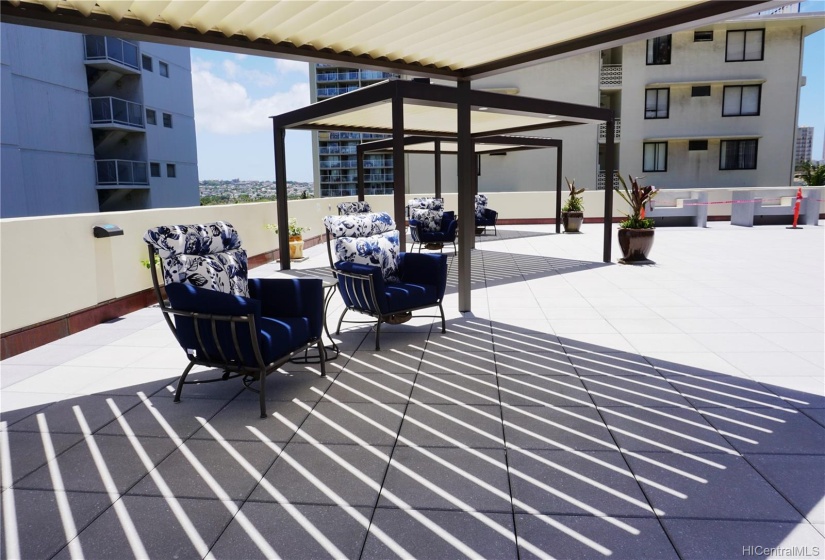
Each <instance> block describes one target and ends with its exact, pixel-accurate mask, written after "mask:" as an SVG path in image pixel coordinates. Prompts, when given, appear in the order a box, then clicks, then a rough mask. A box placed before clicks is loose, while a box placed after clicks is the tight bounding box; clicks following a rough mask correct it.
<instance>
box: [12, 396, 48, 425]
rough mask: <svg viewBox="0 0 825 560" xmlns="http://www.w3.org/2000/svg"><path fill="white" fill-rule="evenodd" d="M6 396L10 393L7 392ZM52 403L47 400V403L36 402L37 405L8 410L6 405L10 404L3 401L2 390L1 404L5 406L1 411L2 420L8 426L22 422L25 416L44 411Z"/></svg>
mask: <svg viewBox="0 0 825 560" xmlns="http://www.w3.org/2000/svg"><path fill="white" fill-rule="evenodd" d="M6 396H8V394H6ZM45 400H51V399H45ZM50 404H51V403H49V402H45V403H44V402H41V403H38V404H35V405H32V406H23V407H20V408H16V409H14V410H8V409H7V408H6V407H8V406H9V405H7V404H6V403H3V395H2V392H0V405H3V408H4V410H3V412H2V413H0V421H1V422H5V423H6V427H8V426H12V425H14V424H15V423H17V422H20V421H21V420H23V419H25V418H28V417H29V416H32V415H34V414H37V413H38V412H40V411H42V410H43V409H44V408H46V407H47V406H49V405H50Z"/></svg>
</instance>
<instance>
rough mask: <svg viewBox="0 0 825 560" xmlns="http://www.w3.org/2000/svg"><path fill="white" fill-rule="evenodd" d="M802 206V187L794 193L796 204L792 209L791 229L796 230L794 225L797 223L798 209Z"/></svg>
mask: <svg viewBox="0 0 825 560" xmlns="http://www.w3.org/2000/svg"><path fill="white" fill-rule="evenodd" d="M801 205H802V187H799V190H797V191H796V204H794V207H793V227H794V228H796V223H797V222H798V221H799V207H800V206H801Z"/></svg>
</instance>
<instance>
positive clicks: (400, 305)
mask: <svg viewBox="0 0 825 560" xmlns="http://www.w3.org/2000/svg"><path fill="white" fill-rule="evenodd" d="M384 294H385V296H386V298H387V311H389V312H390V313H391V312H393V311H403V310H405V309H415V308H417V307H425V306H427V305H433V304H435V302H436V301H438V287H437V286H435V285H432V284H413V283H410V282H392V283H387V284H386V286H385V290H384Z"/></svg>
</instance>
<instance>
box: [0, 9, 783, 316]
mask: <svg viewBox="0 0 825 560" xmlns="http://www.w3.org/2000/svg"><path fill="white" fill-rule="evenodd" d="M788 3H791V2H790V1H788V0H781V1H773V0H669V1H666V2H662V1H647V0H612V1H610V2H600V1H597V0H596V1H594V0H587V1H585V0H581V1H579V0H535V1H530V0H526V1H519V0H514V1H506V2H505V1H485V0H479V1H461V0H436V1H421V0H409V1H403V2H402V1H394V0H384V1H380V0H376V1H372V0H364V1H350V2H343V1H332V0H320V1H312V2H310V1H275V0H272V1H266V0H263V1H256V2H238V1H222V0H201V1H197V2H195V1H188V0H167V1H156V0H122V1H121V0H99V1H97V2H94V1H92V0H8V1H4V2H0V16H1V17H2V20H3V22H5V23H13V24H22V25H34V26H39V27H47V28H51V29H59V30H64V31H74V32H79V33H93V34H106V35H111V36H116V37H121V38H125V39H134V40H141V41H154V42H159V43H166V44H172V45H180V46H187V47H199V48H211V49H215V50H223V51H229V52H236V53H243V54H252V55H258V56H272V57H279V58H289V59H294V60H304V61H311V62H328V63H334V64H339V65H351V66H356V67H365V68H376V69H382V70H389V71H392V72H397V73H400V74H404V75H408V76H422V77H430V78H441V79H447V80H452V81H456V82H457V87H454V88H448V87H446V86H435V85H429V84H423V83H415V82H406V81H404V82H402V81H395V82H389V83H387V84H380V85H377V86H375V87H371V88H365V89H364V90H362V91H356V92H352V93H350V94H347V95H344V96H341V97H339V98H332V99H328V100H326V101H323V102H321V103H316V104H314V105H311V106H309V107H306V108H304V109H299V110H298V111H293V112H291V113H287V114H285V115H279V116H278V117H275V118H273V124H274V127H275V155H276V181H277V184H278V186H277V188H278V193H279V200H283V201H286V167H285V162H284V155H285V154H284V131H285V129H286V128H289V127H295V126H298V125H301V126H303V127H304V128H312V127H314V126H317V127H318V128H323V129H325V130H336V129H339V130H340V129H342V128H343V127H346V126H348V127H349V128H347V130H354V129H357V130H362V131H380V132H388V131H391V133H392V142H393V164H394V166H395V175H394V180H395V193H396V194H395V205H394V212H395V214H396V216H401V215H403V191H404V184H403V177H404V174H403V173H401V172H399V171H400V170H403V166H404V135H405V133H407V134H416V135H426V136H433V137H438V136H442V137H446V136H449V137H452V138H455V139H456V140H457V142H458V170H459V181H458V200H459V202H458V212H459V215H465V216H467V215H470V213H471V212H472V208H473V181H474V175H475V161H474V160H475V154H474V150H473V138H474V137H479V136H481V135H483V134H487V135H489V134H494V133H498V134H505V133H511V132H523V131H528V130H541V129H547V128H552V126H564V125H562V124H554V123H574V122H575V123H581V122H600V121H601V122H606V123H607V128H608V129H607V141H608V142H609V143H612V139H613V116H612V113H611V112H610V111H608V110H604V109H598V108H594V107H583V106H580V105H574V104H567V103H557V102H553V101H546V100H539V99H530V98H522V97H515V96H509V95H502V94H495V93H491V92H483V91H479V90H473V89H471V87H470V84H471V81H472V80H473V79H478V78H482V77H486V76H491V75H495V74H500V73H503V72H507V71H511V70H515V69H517V68H523V67H526V66H530V65H532V64H536V63H538V62H543V61H548V60H554V59H558V58H563V57H568V56H572V55H575V54H580V53H584V52H589V51H593V50H598V49H604V48H610V47H613V46H617V45H620V44H622V43H625V42H628V41H633V40H640V39H645V38H650V37H655V36H658V35H663V34H667V33H672V32H674V31H678V30H680V29H686V28H689V27H696V26H700V25H704V24H708V23H712V22H714V21H718V20H720V19H723V18H729V17H736V16H741V15H746V14H748V13H752V12H756V11H759V10H764V9H769V8H773V7H778V6H781V5H783V4H788ZM422 107H426V108H427V109H428V110H427V111H423V112H425V113H429V114H430V115H431V117H430V118H431V119H434V121H433V120H431V121H427V120H426V119H423V118H422V119H420V120H419V118H418V115H417V113H418V110H419V109H420V108H422ZM356 108H360V109H359V110H355V109H356ZM483 108H486V109H487V111H484V110H483ZM432 115H434V116H432ZM493 115H496V117H495V118H490V117H492V116H493ZM338 116H340V117H341V118H342V119H344V122H336V117H338ZM356 116H357V118H358V119H359V122H360V127H357V128H352V122H349V123H347V122H346V119H347V118H351V117H356ZM368 117H369V118H368ZM557 117H562V118H559V119H557V120H554V119H556V118H557ZM507 118H509V119H510V124H503V123H505V122H507ZM491 121H492V122H494V123H495V124H491ZM419 122H420V123H421V124H417V123H419ZM439 122H441V123H442V124H443V127H442V128H447V129H448V130H442V129H440V128H439V127H438V126H436V124H437V123H439ZM417 127H418V128H417ZM611 153H612V150H611V149H609V146H608V150H607V154H608V156H607V158H608V161H606V167H607V169H608V173H607V174H606V178H607V181H606V185H605V191H606V193H605V194H606V201H608V203H607V204H606V215H605V218H606V220H605V221H606V224H605V255H604V257H605V260H609V259H610V253H609V233H610V232H609V229H608V228H609V225H608V223H607V222H609V220H608V218H609V217H610V213H611V212H612V208H611V205H610V203H609V202H610V201H612V198H611V195H612V193H611V189H612V177H613V174H612V173H611V172H610V171H611V170H612V169H613V167H614V166H613V162H612V161H610V159H611V158H612V156H611V155H610V154H611ZM286 206H287V205H286V204H285V203H279V204H278V220H279V223H285V222H284V221H281V220H285V219H286V217H287V208H286ZM608 209H610V210H609V211H608ZM280 231H281V234H280V236H279V245H280V250H281V251H280V253H281V255H282V258H283V257H284V256H286V255H288V254H289V251H288V249H287V248H288V239H287V233H286V228H281V230H280ZM460 232H461V233H460V238H459V239H460V250H459V309H460V310H461V311H470V247H471V246H472V241H473V237H472V235H473V229H472V228H466V227H465V228H460ZM283 263H284V267H285V268H288V267H289V259H288V256H287V257H286V258H285V259H284V261H283Z"/></svg>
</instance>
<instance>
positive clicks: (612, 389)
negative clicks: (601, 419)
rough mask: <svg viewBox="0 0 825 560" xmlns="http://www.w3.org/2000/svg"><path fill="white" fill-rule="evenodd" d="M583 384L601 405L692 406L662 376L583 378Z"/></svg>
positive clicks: (594, 400)
mask: <svg viewBox="0 0 825 560" xmlns="http://www.w3.org/2000/svg"><path fill="white" fill-rule="evenodd" d="M582 381H583V382H584V386H585V387H587V390H588V392H589V393H590V396H591V397H592V398H593V402H595V403H596V404H597V405H599V406H622V405H626V404H636V405H640V406H651V407H653V406H657V407H671V406H690V403H688V401H687V400H685V398H684V397H683V396H682V395H681V394H680V393H679V391H677V390H676V389H674V388H673V386H671V385H670V383H668V382H667V381H666V380H665V379H664V378H661V377H659V378H655V377H647V376H624V377H615V376H612V375H593V376H588V377H582Z"/></svg>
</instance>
